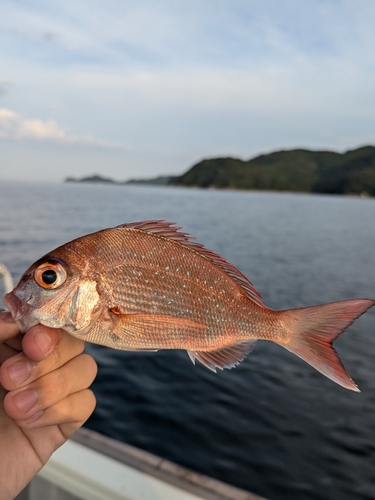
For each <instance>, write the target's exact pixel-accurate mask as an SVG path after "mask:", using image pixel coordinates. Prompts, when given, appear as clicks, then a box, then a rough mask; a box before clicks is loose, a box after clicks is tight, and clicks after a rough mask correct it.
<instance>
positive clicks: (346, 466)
mask: <svg viewBox="0 0 375 500" xmlns="http://www.w3.org/2000/svg"><path fill="white" fill-rule="evenodd" d="M145 219H168V220H171V221H176V222H177V223H178V224H179V225H182V226H184V229H185V230H186V231H188V232H190V233H192V234H193V235H194V236H196V237H198V241H199V242H201V243H203V244H205V246H206V247H208V248H210V249H211V250H214V251H216V252H218V253H220V254H221V255H223V256H224V257H226V258H227V259H228V260H229V261H230V262H231V263H233V264H234V265H235V266H237V267H238V268H239V269H240V270H241V271H242V272H243V273H244V274H245V275H246V276H248V278H249V279H250V280H251V281H252V282H253V284H254V286H255V287H256V288H257V290H258V291H259V292H260V293H261V295H262V297H263V298H264V300H265V302H266V304H267V305H268V306H269V307H272V308H274V309H285V308H291V307H303V306H307V305H313V304H318V303H323V302H330V301H335V300H343V299H349V298H354V297H372V298H374V297H375V251H374V249H375V199H371V198H367V199H361V198H350V197H340V196H322V195H305V194H282V193H262V192H240V191H214V190H199V189H175V188H163V187H140V186H117V185H116V186H107V185H89V184H47V183H46V184H32V183H21V182H19V183H17V182H1V183H0V262H3V263H4V264H6V265H7V267H8V268H9V269H10V271H11V273H12V275H13V277H14V279H15V280H18V279H19V277H20V276H21V274H22V273H23V271H24V270H25V269H26V268H27V267H28V266H29V265H30V264H31V263H32V262H34V261H35V260H36V259H38V258H39V257H41V256H42V255H43V254H45V253H46V252H48V251H49V250H51V249H53V248H55V247H56V246H58V245H60V244H62V243H64V242H66V241H68V240H70V239H73V238H75V237H77V236H80V235H82V234H85V233H88V232H92V231H96V230H98V229H102V228H104V227H111V226H115V225H118V224H121V223H123V222H130V221H137V220H145ZM335 346H336V347H337V350H338V352H339V354H340V356H341V357H342V359H343V361H344V363H345V365H346V367H347V369H348V371H349V372H350V374H351V375H352V377H353V378H354V380H355V381H356V382H357V384H358V385H359V387H360V389H361V390H362V392H361V393H353V392H351V391H348V390H345V389H343V388H341V387H339V386H338V385H336V384H334V383H333V382H331V381H330V380H328V379H326V378H325V377H323V376H322V375H321V374H319V373H318V372H316V371H315V370H314V369H313V368H311V367H310V366H308V365H307V364H306V363H304V362H303V361H301V360H300V359H298V358H297V357H296V356H293V355H292V354H291V353H289V352H287V351H285V350H284V349H282V348H281V347H279V346H277V345H274V344H272V343H269V342H258V344H257V346H256V348H255V350H254V351H253V352H252V353H251V354H250V355H249V356H248V358H247V359H246V360H245V361H244V362H243V363H241V364H240V365H239V366H238V367H237V368H235V369H233V370H225V371H223V372H219V373H217V374H214V373H212V372H210V371H209V370H207V369H206V368H204V367H203V366H200V365H199V363H197V365H196V366H193V365H192V364H191V361H190V360H189V358H188V356H187V354H186V353H185V352H182V351H171V352H167V351H160V352H158V353H134V352H129V353H127V352H122V351H115V350H111V349H107V348H105V347H101V346H95V345H92V344H88V345H87V351H88V352H89V353H90V354H92V355H93V356H94V357H95V358H96V360H97V362H98V365H99V374H98V377H97V379H96V381H95V382H94V384H93V390H94V391H95V394H96V396H97V400H98V404H97V408H96V410H95V412H94V414H93V416H92V417H91V418H90V420H89V421H88V423H87V424H86V425H87V426H88V427H90V428H92V429H95V430H97V431H99V432H101V433H103V434H106V435H108V436H111V437H113V438H116V439H119V440H121V441H124V442H127V443H130V444H132V445H135V446H138V447H140V448H143V449H145V450H147V451H150V452H153V453H156V454H158V455H160V456H162V457H164V458H167V459H169V460H172V461H175V462H177V463H179V464H181V465H184V466H187V467H190V468H192V469H194V470H197V471H200V472H202V473H205V474H208V475H210V476H213V477H215V478H218V479H221V480H223V481H227V482H229V483H231V484H234V485H236V486H239V487H241V488H244V489H247V490H249V491H252V492H254V493H258V494H260V495H263V496H265V497H268V498H269V499H271V500H289V499H291V498H293V499H303V500H309V499H311V500H312V499H314V500H315V499H319V500H320V499H327V500H328V499H332V498H339V499H341V500H353V499H361V500H365V499H366V500H370V499H371V500H373V499H374V498H375V310H370V311H369V312H367V313H366V315H365V316H363V317H362V318H360V319H359V320H357V321H356V322H355V324H354V325H353V326H352V327H350V328H349V329H348V331H347V333H345V334H344V335H343V336H342V337H340V338H339V339H338V340H337V341H336V342H335Z"/></svg>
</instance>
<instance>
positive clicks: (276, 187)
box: [65, 146, 375, 197]
mask: <svg viewBox="0 0 375 500" xmlns="http://www.w3.org/2000/svg"><path fill="white" fill-rule="evenodd" d="M65 182H75V183H95V184H96V183H100V184H113V185H153V186H175V187H196V188H205V189H224V190H233V191H236V190H241V191H264V192H290V193H317V194H318V193H321V194H344V195H351V196H361V197H371V196H375V147H374V146H363V147H361V148H357V149H354V150H350V151H346V152H345V153H336V152H333V151H311V150H307V149H294V150H286V151H285V150H282V151H276V152H273V153H269V154H267V155H261V156H258V157H255V158H253V159H250V160H247V161H245V160H241V159H238V158H211V159H206V160H202V161H200V162H199V163H197V164H195V165H193V166H192V167H191V168H190V169H189V170H187V171H186V172H185V173H184V174H182V175H180V176H168V175H164V176H158V177H155V178H148V179H129V180H127V181H117V180H114V179H111V178H109V177H104V176H101V175H99V174H95V175H91V176H87V177H82V178H75V177H67V178H66V179H65Z"/></svg>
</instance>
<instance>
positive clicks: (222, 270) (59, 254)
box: [4, 220, 375, 392]
mask: <svg viewBox="0 0 375 500" xmlns="http://www.w3.org/2000/svg"><path fill="white" fill-rule="evenodd" d="M181 229H182V227H180V226H177V225H176V223H174V222H168V221H166V220H147V221H141V222H130V223H125V224H122V225H120V226H116V227H113V228H107V229H103V230H101V231H97V232H94V233H91V234H87V235H85V236H82V237H79V238H77V239H74V240H73V241H70V242H68V243H65V244H64V245H62V246H60V247H58V248H56V249H55V250H52V251H51V252H49V253H47V254H46V255H44V256H43V257H42V258H40V259H39V260H37V261H36V262H35V263H34V264H32V265H31V266H30V267H29V269H28V270H27V271H26V272H25V273H24V274H23V275H22V277H21V279H20V281H19V283H18V284H17V286H16V287H15V288H14V290H13V291H11V292H10V293H8V294H7V295H6V296H5V298H4V303H5V304H6V306H7V308H8V309H9V311H10V312H11V314H12V316H13V318H14V320H15V321H16V322H17V324H18V326H19V328H20V331H21V332H26V331H27V330H28V329H30V328H31V327H32V326H35V325H37V324H42V325H45V326H49V327H52V328H62V329H63V330H65V331H66V332H68V333H69V334H71V335H73V336H75V337H78V338H81V339H83V340H85V341H88V342H93V343H96V344H101V345H105V346H107V347H111V348H115V349H123V350H130V351H157V350H159V349H183V350H186V351H187V353H188V355H189V356H190V359H191V360H192V362H193V363H194V364H195V361H196V360H198V361H200V362H201V363H202V364H203V365H205V366H206V367H207V368H209V369H210V370H213V371H216V370H217V369H224V368H233V367H234V366H236V365H238V364H239V363H240V362H241V361H243V360H244V359H245V357H246V356H247V355H248V354H249V353H250V352H251V351H252V349H253V347H254V345H255V343H256V342H257V341H258V340H267V341H272V342H274V343H276V344H278V345H280V346H282V347H284V348H285V349H287V350H289V351H290V352H292V353H293V354H295V355H297V356H299V357H300V358H302V359H303V360H304V361H306V362H307V363H309V364H310V365H311V366H313V367H314V368H315V369H316V370H318V371H319V372H321V373H322V374H323V375H325V376H326V377H328V378H329V379H331V380H333V381H334V382H336V383H337V384H339V385H341V386H343V387H345V388H347V389H350V390H353V391H358V392H359V389H358V387H357V385H356V384H355V383H354V381H353V380H352V379H351V377H350V375H349V374H348V373H347V371H346V369H345V368H344V365H343V363H342V361H341V359H340V358H339V356H338V355H337V353H336V351H335V349H334V348H333V346H332V343H333V341H334V340H335V339H336V338H337V337H338V336H339V335H340V334H341V333H342V332H343V331H344V330H345V329H346V328H347V327H348V326H349V325H351V324H352V322H353V321H354V320H355V319H356V318H357V317H359V316H360V315H361V314H363V313H364V312H366V311H367V310H368V309H369V308H370V307H373V306H374V305H375V300H372V299H366V298H359V299H352V300H343V301H339V302H332V303H327V304H322V305H316V306H310V307H303V308H297V309H287V310H281V311H277V310H274V309H271V308H269V307H267V306H266V305H265V303H264V302H263V299H262V298H261V296H260V294H259V293H258V292H257V290H256V289H255V288H254V286H253V284H252V283H251V282H250V281H249V280H248V279H247V277H246V276H244V275H243V274H242V273H241V272H240V271H239V270H238V269H237V268H236V267H235V266H234V265H232V264H230V263H229V262H228V261H227V260H226V259H225V258H223V257H221V256H220V255H218V254H216V253H215V252H213V251H211V250H208V249H207V248H205V247H204V246H203V245H202V244H200V243H198V242H197V241H195V238H192V237H191V236H190V235H189V234H188V233H185V232H183V231H181Z"/></svg>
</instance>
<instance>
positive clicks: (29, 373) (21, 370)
mask: <svg viewBox="0 0 375 500" xmlns="http://www.w3.org/2000/svg"><path fill="white" fill-rule="evenodd" d="M38 326H39V325H38ZM40 326H41V325H40ZM34 328H35V330H34V332H32V331H31V330H33V329H31V330H29V332H27V333H26V334H25V337H26V335H27V334H29V333H30V332H31V333H30V335H29V337H28V339H27V340H26V343H27V344H28V347H29V348H30V350H33V349H34V351H35V352H37V349H38V348H37V347H36V346H35V345H34V346H33V347H31V345H32V344H33V343H34V344H37V342H38V340H39V334H40V333H41V332H42V337H43V335H44V334H46V335H51V338H52V342H53V343H56V342H57V341H58V344H57V345H55V348H54V350H53V351H52V352H50V354H49V356H48V357H47V358H45V359H43V360H41V361H34V360H33V359H30V358H29V357H27V355H26V352H21V353H19V354H17V355H16V356H13V357H12V358H11V359H8V360H7V361H5V362H4V363H3V364H2V366H1V368H0V383H1V384H2V386H3V387H5V389H7V390H8V391H13V390H16V389H19V388H20V387H24V386H26V385H27V384H30V383H31V382H33V381H34V380H36V379H38V378H40V377H43V376H44V375H45V374H46V373H48V372H52V371H53V370H56V369H57V368H59V367H60V366H63V365H64V364H65V363H67V362H68V361H69V360H70V359H72V358H75V357H76V356H78V355H79V354H81V353H82V351H83V349H84V346H85V343H84V342H83V341H82V340H79V339H75V338H74V337H72V336H71V335H69V334H68V333H66V332H63V331H62V330H53V329H52V328H46V327H44V326H42V330H40V329H38V327H34ZM44 340H45V339H42V343H43V342H44ZM25 350H26V351H27V349H26V347H25ZM30 350H29V351H28V352H30Z"/></svg>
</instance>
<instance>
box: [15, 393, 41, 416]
mask: <svg viewBox="0 0 375 500" xmlns="http://www.w3.org/2000/svg"><path fill="white" fill-rule="evenodd" d="M37 401H38V394H37V393H36V392H35V391H32V390H28V391H22V392H19V393H17V394H16V395H15V396H13V403H14V404H15V405H16V406H17V408H18V409H19V411H20V412H21V413H27V412H28V411H29V410H31V408H32V407H33V406H34V405H35V403H36V402H37Z"/></svg>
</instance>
